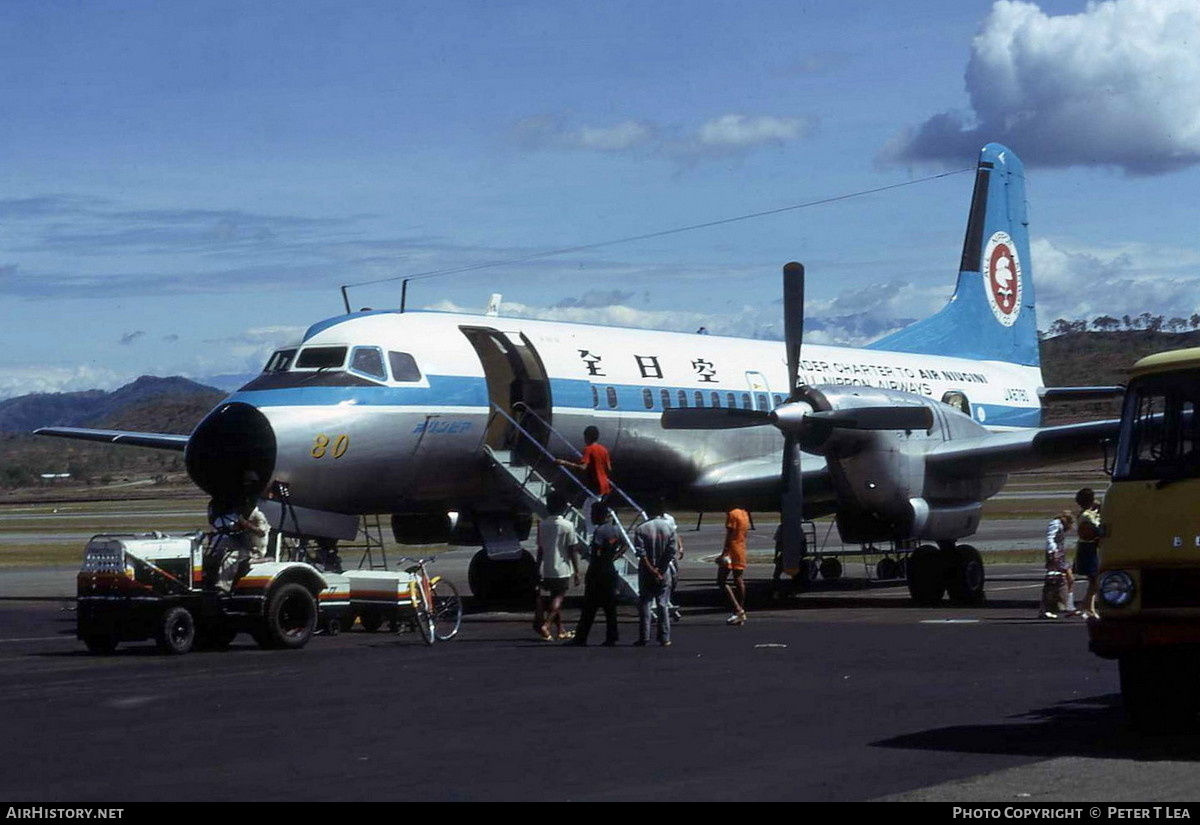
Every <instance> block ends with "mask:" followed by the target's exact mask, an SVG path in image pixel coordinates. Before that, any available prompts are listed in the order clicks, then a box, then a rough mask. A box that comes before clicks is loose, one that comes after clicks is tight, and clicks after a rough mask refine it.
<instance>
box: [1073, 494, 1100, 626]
mask: <svg viewBox="0 0 1200 825" xmlns="http://www.w3.org/2000/svg"><path fill="white" fill-rule="evenodd" d="M1075 503H1076V504H1078V505H1079V528H1078V535H1079V542H1078V543H1077V544H1076V545H1075V565H1074V568H1075V574H1076V575H1077V576H1083V577H1085V578H1086V579H1087V583H1088V586H1087V595H1086V596H1084V597H1083V610H1082V611H1080V615H1081V616H1083V617H1084V618H1085V619H1089V618H1095V617H1096V591H1097V589H1098V582H1099V578H1098V577H1099V573H1100V505H1099V503H1098V502H1097V501H1096V493H1095V491H1094V490H1092V489H1091V488H1090V487H1084V488H1083V489H1082V490H1080V491H1079V492H1078V493H1076V494H1075Z"/></svg>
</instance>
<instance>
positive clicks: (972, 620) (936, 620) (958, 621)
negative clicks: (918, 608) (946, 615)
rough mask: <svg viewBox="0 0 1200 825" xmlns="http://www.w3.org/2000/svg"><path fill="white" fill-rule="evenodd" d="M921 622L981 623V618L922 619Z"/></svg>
mask: <svg viewBox="0 0 1200 825" xmlns="http://www.w3.org/2000/svg"><path fill="white" fill-rule="evenodd" d="M920 623H921V624H979V619H921V622H920Z"/></svg>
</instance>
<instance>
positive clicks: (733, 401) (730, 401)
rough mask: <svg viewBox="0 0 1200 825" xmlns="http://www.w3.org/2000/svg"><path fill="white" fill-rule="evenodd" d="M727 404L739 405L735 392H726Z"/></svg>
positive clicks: (727, 405) (731, 405)
mask: <svg viewBox="0 0 1200 825" xmlns="http://www.w3.org/2000/svg"><path fill="white" fill-rule="evenodd" d="M725 406H726V407H736V406H737V397H736V396H734V394H733V393H731V392H727V393H725Z"/></svg>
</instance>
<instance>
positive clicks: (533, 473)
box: [483, 404, 646, 598]
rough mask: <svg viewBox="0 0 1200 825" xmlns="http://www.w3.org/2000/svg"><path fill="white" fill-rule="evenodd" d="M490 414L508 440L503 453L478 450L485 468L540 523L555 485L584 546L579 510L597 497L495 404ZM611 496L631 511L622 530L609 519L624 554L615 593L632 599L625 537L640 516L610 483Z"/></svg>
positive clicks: (631, 563) (633, 578)
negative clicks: (505, 427)
mask: <svg viewBox="0 0 1200 825" xmlns="http://www.w3.org/2000/svg"><path fill="white" fill-rule="evenodd" d="M517 407H518V408H519V409H520V411H521V412H522V416H523V418H525V420H526V421H528V420H529V419H533V420H535V421H536V422H537V423H538V425H539V426H540V427H541V428H542V429H543V430H544V431H545V432H547V433H549V434H550V435H552V436H554V437H556V438H558V439H559V440H560V441H562V442H563V444H565V445H566V446H567V448H568V450H570V452H571V453H572V454H573V455H574V457H575V458H580V457H582V454H581V453H580V452H579V451H578V450H576V449H575V447H574V445H573V444H571V442H570V441H568V440H567V438H566V436H564V435H563V434H562V433H560V432H558V431H557V430H555V429H554V428H553V427H552V426H550V424H549V423H548V422H547V421H546V420H545V419H543V418H542V417H541V416H539V415H538V414H537V413H535V412H534V411H533V410H531V409H529V408H528V407H525V406H524V405H523V404H518V405H517ZM492 411H493V412H492V415H493V417H494V416H497V415H499V416H501V417H503V418H504V419H506V420H507V421H508V423H509V425H511V427H512V430H511V433H512V435H511V436H510V447H509V448H508V449H496V448H493V447H491V446H489V445H487V444H485V445H484V446H483V450H484V453H485V455H486V456H487V458H488V460H489V464H490V466H491V467H492V468H493V470H494V471H495V472H496V473H497V474H498V475H499V477H500V478H501V479H502V480H503V481H504V482H505V483H506V484H507V485H508V486H509V488H510V489H512V490H513V491H514V492H516V493H517V495H518V496H519V497H520V499H521V501H522V502H523V503H524V504H525V505H526V506H527V507H529V509H530V510H532V511H533V512H534V513H536V514H537V515H538V517H539V518H542V519H545V518H548V517H549V516H550V510H549V508H548V507H547V504H546V501H547V497H548V496H549V494H550V492H551V491H552V490H553V489H554V488H555V485H556V484H557V486H558V488H559V490H560V492H562V493H563V498H564V499H565V500H566V501H567V507H566V510H565V512H564V513H563V515H564V516H565V517H566V519H567V520H568V521H570V522H571V524H572V526H574V527H575V532H576V534H577V535H579V536H580V537H581V541H583V542H586V541H587V539H588V538H590V536H588V534H587V528H588V526H589V525H590V523H591V522H590V520H589V519H588V518H587V517H586V515H585V513H584V510H583V508H586V507H590V506H591V504H592V503H593V502H595V501H596V500H598V499H599V498H600V496H599V494H598V493H597V492H596V491H594V490H592V489H590V488H589V487H588V486H587V485H586V484H585V483H584V482H583V481H582V480H581V479H580V478H579V477H578V476H577V475H576V474H575V473H573V472H571V470H570V469H568V468H566V467H561V466H559V465H558V464H557V463H556V462H557V457H556V456H555V455H554V454H553V453H552V452H550V450H548V449H547V448H546V447H545V446H543V445H542V443H541V442H540V441H539V440H538V439H537V438H535V437H534V436H533V435H532V434H531V433H530V432H529V430H527V429H526V428H525V427H523V426H522V425H521V424H519V423H518V422H517V421H516V419H514V418H513V417H512V416H511V415H509V414H508V413H507V412H505V411H504V410H503V409H501V408H500V407H499V406H497V405H496V404H492ZM563 488H566V489H565V490H564V489H563ZM613 493H614V494H615V495H617V496H619V497H620V498H621V499H623V500H624V502H625V504H626V505H627V506H628V507H630V508H632V509H633V511H634V516H633V519H632V521H630V523H629V526H628V528H626V526H625V525H624V524H623V523H622V522H621V519H620V517H619V515H618V513H617V511H616V509H615V508H613V511H612V518H613V524H614V525H615V526H616V528H617V532H619V533H620V535H621V541H622V543H623V544H624V545H625V553H624V554H622V555H621V556H620V557H619V558H618V559H617V561H616V568H617V576H618V578H619V579H620V586H621V592H622V595H623V596H625V597H627V598H636V597H637V592H638V582H637V568H638V565H637V558H636V556H635V555H634V552H633V540H632V539H631V538H630V535H629V534H630V532H632V531H633V529H634V528H635V527H637V525H638V524H640V523H641V522H643V521H645V520H646V513H645V511H644V510H643V509H642V508H641V506H639V505H638V504H637V503H636V502H635V501H634V500H633V499H632V498H630V497H629V496H628V495H627V494H626V493H625V491H624V490H621V488H619V487H618V486H617V485H615V484H614V485H613ZM572 494H574V495H572ZM579 494H582V495H583V502H582V503H581V504H579V505H576V504H575V503H574V500H576V499H578V497H579Z"/></svg>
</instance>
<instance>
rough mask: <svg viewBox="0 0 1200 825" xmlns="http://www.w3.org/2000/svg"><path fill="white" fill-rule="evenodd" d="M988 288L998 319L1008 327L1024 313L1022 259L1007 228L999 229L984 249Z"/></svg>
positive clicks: (986, 289) (985, 284)
mask: <svg viewBox="0 0 1200 825" xmlns="http://www.w3.org/2000/svg"><path fill="white" fill-rule="evenodd" d="M983 278H984V290H983V291H984V292H985V293H987V297H988V303H989V304H990V305H991V307H992V314H993V315H995V316H996V320H997V321H999V322H1000V323H1001V324H1003V325H1004V326H1006V327H1011V326H1012V325H1013V324H1015V323H1016V322H1017V316H1019V315H1020V314H1021V261H1020V260H1019V259H1018V258H1017V247H1016V245H1015V244H1014V243H1013V241H1012V238H1010V237H1009V236H1008V233H1007V232H995V233H993V234H992V237H991V238H989V239H988V242H987V248H986V249H985V250H984V253H983Z"/></svg>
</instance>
